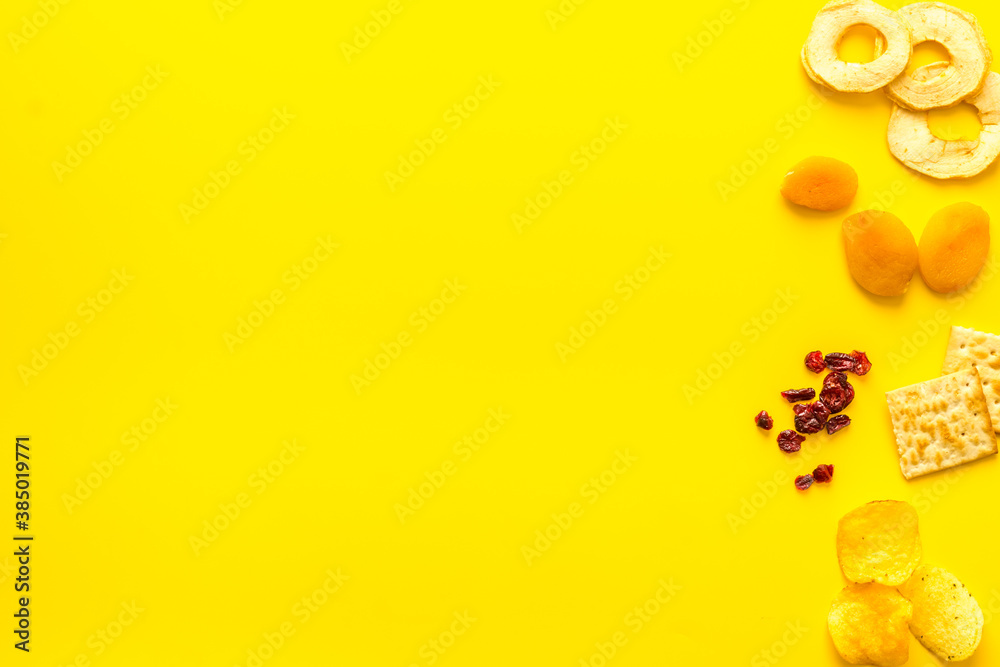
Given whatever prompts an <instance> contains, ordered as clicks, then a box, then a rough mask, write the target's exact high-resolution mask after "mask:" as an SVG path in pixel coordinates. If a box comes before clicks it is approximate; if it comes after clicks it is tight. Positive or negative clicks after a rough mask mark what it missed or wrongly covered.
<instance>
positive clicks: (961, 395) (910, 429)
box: [885, 368, 997, 479]
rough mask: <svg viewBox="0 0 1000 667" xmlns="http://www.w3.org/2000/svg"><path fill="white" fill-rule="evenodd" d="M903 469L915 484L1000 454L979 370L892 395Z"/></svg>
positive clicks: (891, 410)
mask: <svg viewBox="0 0 1000 667" xmlns="http://www.w3.org/2000/svg"><path fill="white" fill-rule="evenodd" d="M885 398H886V401H887V402H888V403H889V415H890V416H891V417H892V429H893V431H894V432H895V434H896V449H897V450H898V453H899V469H900V470H901V471H902V472H903V477H905V478H906V479H912V478H914V477H919V476H920V475H926V474H929V473H932V472H937V471H939V470H944V469H946V468H951V467H953V466H957V465H961V464H963V463H968V462H969V461H975V460H977V459H981V458H983V457H985V456H989V455H990V454H996V453H997V440H996V434H995V433H994V432H993V422H992V421H990V412H989V406H988V405H987V403H986V396H985V394H984V393H983V385H982V381H981V380H980V378H979V373H978V371H977V370H976V369H975V368H969V369H966V370H962V371H959V372H957V373H952V374H951V375H945V376H943V377H939V378H936V379H934V380H928V381H927V382H920V383H918V384H914V385H910V386H909V387H902V388H900V389H896V390H895V391H890V392H887V393H886V395H885Z"/></svg>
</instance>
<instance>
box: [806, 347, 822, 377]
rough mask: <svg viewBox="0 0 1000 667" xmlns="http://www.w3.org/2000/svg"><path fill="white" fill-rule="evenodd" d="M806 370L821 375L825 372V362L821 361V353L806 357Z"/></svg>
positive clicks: (811, 353) (813, 353)
mask: <svg viewBox="0 0 1000 667" xmlns="http://www.w3.org/2000/svg"><path fill="white" fill-rule="evenodd" d="M806 368H808V369H809V370H811V371H812V372H813V373H822V372H823V371H825V370H826V362H825V361H824V360H823V353H822V352H820V351H819V350H816V351H815V352H810V353H809V354H807V355H806Z"/></svg>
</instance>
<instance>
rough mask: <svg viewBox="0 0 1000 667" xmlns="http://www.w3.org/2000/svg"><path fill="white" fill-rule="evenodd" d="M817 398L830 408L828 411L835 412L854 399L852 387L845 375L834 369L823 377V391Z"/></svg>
mask: <svg viewBox="0 0 1000 667" xmlns="http://www.w3.org/2000/svg"><path fill="white" fill-rule="evenodd" d="M819 398H820V400H821V401H823V403H824V404H825V405H826V407H828V408H830V412H832V413H837V412H840V411H841V410H843V409H844V408H846V407H847V406H848V405H850V404H851V401H853V400H854V387H852V386H851V383H850V382H848V381H847V375H845V374H844V373H841V372H839V371H834V372H833V373H830V374H828V375H827V376H826V377H825V378H824V379H823V391H821V392H820V394H819Z"/></svg>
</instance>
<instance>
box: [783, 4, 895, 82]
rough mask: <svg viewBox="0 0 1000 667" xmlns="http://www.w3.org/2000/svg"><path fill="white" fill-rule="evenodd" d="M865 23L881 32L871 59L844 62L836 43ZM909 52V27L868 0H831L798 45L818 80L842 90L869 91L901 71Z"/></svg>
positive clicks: (893, 14) (889, 11)
mask: <svg viewBox="0 0 1000 667" xmlns="http://www.w3.org/2000/svg"><path fill="white" fill-rule="evenodd" d="M856 25H865V26H870V27H871V28H874V29H875V30H876V31H877V32H879V33H880V34H881V37H880V38H878V39H877V41H876V55H877V57H876V58H875V60H873V61H871V62H869V63H848V62H844V61H843V60H841V59H840V56H839V55H838V53H837V45H838V44H839V43H840V40H841V39H842V38H843V37H844V34H845V33H846V32H847V31H848V30H849V29H850V28H852V27H853V26H856ZM911 53H912V47H911V40H910V28H909V26H908V25H907V24H906V22H905V21H903V20H902V19H901V18H900V17H899V15H898V14H897V13H896V12H894V11H892V10H891V9H888V8H886V7H883V6H882V5H880V4H878V3H876V2H872V0H833V1H832V2H829V3H827V4H826V5H825V6H824V7H823V8H822V9H821V10H819V13H818V14H816V18H815V19H814V20H813V24H812V29H811V30H810V31H809V36H808V37H807V38H806V43H805V46H803V47H802V66H803V67H804V68H805V70H806V73H807V74H808V75H809V77H810V78H811V79H812V80H814V81H816V82H817V83H819V84H822V85H824V86H826V87H827V88H831V89H833V90H837V91H840V92H844V93H870V92H872V91H873V90H878V89H879V88H882V87H884V86H886V85H888V84H889V83H891V82H892V81H893V80H894V79H895V78H896V77H898V76H899V75H900V74H902V73H903V71H904V70H905V69H906V65H907V63H908V62H909V61H910V54H911Z"/></svg>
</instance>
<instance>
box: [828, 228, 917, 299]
mask: <svg viewBox="0 0 1000 667" xmlns="http://www.w3.org/2000/svg"><path fill="white" fill-rule="evenodd" d="M842 235H843V239H844V251H845V253H846V254H847V268H848V269H849V270H850V272H851V276H852V277H853V278H854V280H856V281H857V282H858V284H859V285H861V286H862V287H864V288H865V289H866V290H868V291H869V292H871V293H872V294H877V295H878V296H899V295H901V294H903V293H904V292H906V288H907V287H908V286H909V284H910V279H911V278H912V277H913V272H914V271H916V270H917V243H916V241H914V240H913V234H912V233H911V232H910V230H909V229H907V227H906V225H904V224H903V221H902V220H900V219H899V218H897V217H896V216H894V215H893V214H892V213H888V212H885V211H875V210H871V211H862V212H860V213H855V214H854V215H852V216H850V217H849V218H847V219H846V220H844V224H843V226H842Z"/></svg>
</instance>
